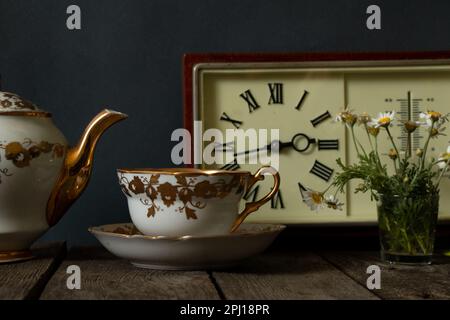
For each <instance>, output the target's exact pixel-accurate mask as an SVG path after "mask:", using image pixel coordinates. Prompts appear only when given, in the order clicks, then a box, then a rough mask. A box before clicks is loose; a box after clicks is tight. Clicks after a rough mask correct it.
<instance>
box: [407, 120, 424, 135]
mask: <svg viewBox="0 0 450 320" xmlns="http://www.w3.org/2000/svg"><path fill="white" fill-rule="evenodd" d="M421 125H422V122H419V121H413V120H408V121H405V122H403V127H404V128H405V130H406V132H408V133H413V132H414V131H416V129H417V128H419V127H420V126H421Z"/></svg>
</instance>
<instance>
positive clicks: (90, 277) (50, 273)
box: [0, 243, 450, 300]
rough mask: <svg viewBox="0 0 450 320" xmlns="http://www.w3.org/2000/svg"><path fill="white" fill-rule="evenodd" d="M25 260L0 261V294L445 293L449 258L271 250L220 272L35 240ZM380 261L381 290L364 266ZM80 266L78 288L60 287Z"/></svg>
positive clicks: (419, 295) (313, 295)
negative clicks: (385, 258)
mask: <svg viewBox="0 0 450 320" xmlns="http://www.w3.org/2000/svg"><path fill="white" fill-rule="evenodd" d="M36 254H37V258H36V259H34V260H31V261H26V262H22V263H15V264H6V265H5V264H4V265H0V298H1V299H238V300H241V299H449V298H450V258H447V257H443V256H441V257H439V258H438V261H437V263H436V264H434V265H431V266H426V267H404V266H402V267H392V266H387V265H382V264H381V263H380V262H379V260H378V253H377V252H376V251H374V252H366V251H347V252H338V251H328V252H327V251H317V252H312V251H304V250H301V249H300V250H278V249H272V250H269V251H267V252H266V253H263V254H261V255H260V256H257V257H254V258H250V259H248V260H247V261H245V262H244V263H243V264H242V265H240V266H238V267H234V268H233V269H228V270H223V271H187V272H185V271H154V270H146V269H138V268H135V267H133V266H132V265H131V264H129V263H128V262H126V261H123V260H119V259H117V258H115V257H114V256H112V255H111V254H109V253H108V252H107V251H105V250H104V249H103V248H100V247H87V248H82V247H81V248H74V249H71V250H70V251H69V252H68V253H67V254H66V247H65V244H64V243H57V244H52V245H47V246H45V247H41V248H39V249H38V250H37V251H36ZM373 264H375V265H379V266H380V267H381V270H382V271H381V289H380V290H372V291H371V290H368V289H367V287H366V280H367V277H368V276H369V275H368V274H366V269H367V267H368V266H369V265H373ZM69 265H78V266H79V267H80V268H81V279H82V281H81V285H82V287H81V289H80V290H69V289H67V286H66V281H67V277H68V276H69V275H68V274H67V273H66V270H67V267H68V266H69Z"/></svg>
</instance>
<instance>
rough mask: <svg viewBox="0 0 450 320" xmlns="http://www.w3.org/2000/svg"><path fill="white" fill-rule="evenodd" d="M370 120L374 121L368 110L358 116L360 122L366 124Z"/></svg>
mask: <svg viewBox="0 0 450 320" xmlns="http://www.w3.org/2000/svg"><path fill="white" fill-rule="evenodd" d="M370 121H372V118H371V117H370V116H369V114H368V113H367V112H363V113H362V114H361V115H360V116H359V117H358V124H364V125H366V124H367V123H369V122H370Z"/></svg>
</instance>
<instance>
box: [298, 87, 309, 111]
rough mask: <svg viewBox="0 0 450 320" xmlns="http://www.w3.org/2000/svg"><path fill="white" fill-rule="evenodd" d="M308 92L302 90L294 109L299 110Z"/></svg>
mask: <svg viewBox="0 0 450 320" xmlns="http://www.w3.org/2000/svg"><path fill="white" fill-rule="evenodd" d="M308 94H309V92H308V91H306V90H304V91H303V94H302V97H301V98H300V101H299V102H298V104H297V106H296V107H295V109H297V110H300V108H301V107H302V105H303V102H305V99H306V96H307V95H308Z"/></svg>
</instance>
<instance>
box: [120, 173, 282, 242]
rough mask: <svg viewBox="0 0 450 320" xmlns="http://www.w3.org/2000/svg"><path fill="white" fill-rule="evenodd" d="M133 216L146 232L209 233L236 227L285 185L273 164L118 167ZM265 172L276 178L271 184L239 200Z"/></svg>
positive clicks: (138, 226)
mask: <svg viewBox="0 0 450 320" xmlns="http://www.w3.org/2000/svg"><path fill="white" fill-rule="evenodd" d="M117 174H118V177H119V183H120V186H121V188H122V191H123V193H124V194H125V195H126V197H127V200H128V208H129V211H130V216H131V220H132V221H133V223H134V225H135V226H136V228H137V229H138V230H139V231H140V232H142V233H143V234H145V235H153V236H169V237H179V236H194V235H195V236H208V235H218V234H227V233H229V232H234V231H236V229H237V228H238V227H239V225H240V224H241V223H242V222H243V221H244V220H245V218H246V217H247V216H248V215H249V214H250V213H252V212H254V211H256V210H258V208H259V207H260V206H262V205H263V204H264V203H266V202H267V201H269V200H271V199H272V198H273V197H274V196H275V194H276V193H277V191H278V188H279V186H280V176H279V174H278V172H277V171H276V170H275V169H274V168H272V167H262V168H260V169H259V170H258V171H257V172H256V173H255V174H251V173H250V172H248V171H226V170H201V169H191V168H172V169H118V170H117ZM265 174H271V175H272V176H273V178H274V185H273V188H272V190H271V191H270V192H269V193H268V194H267V195H265V196H264V197H263V198H262V199H260V200H258V201H255V202H248V203H246V205H245V208H244V209H243V211H242V212H241V213H239V203H240V200H241V199H242V197H243V196H244V195H245V194H246V192H247V191H248V190H250V188H251V187H252V186H253V185H254V184H255V183H256V182H258V181H259V180H263V179H264V175H265Z"/></svg>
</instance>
